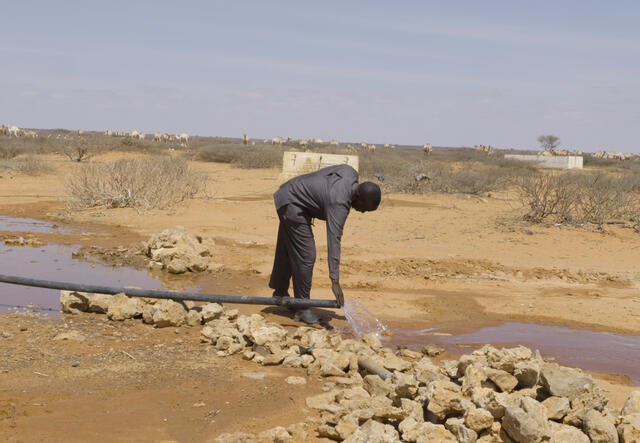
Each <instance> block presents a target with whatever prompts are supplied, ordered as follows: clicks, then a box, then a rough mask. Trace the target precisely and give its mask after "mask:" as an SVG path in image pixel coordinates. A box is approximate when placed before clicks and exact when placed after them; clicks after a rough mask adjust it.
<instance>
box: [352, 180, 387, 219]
mask: <svg viewBox="0 0 640 443" xmlns="http://www.w3.org/2000/svg"><path fill="white" fill-rule="evenodd" d="M381 198H382V193H381V192H380V186H378V185H376V184H375V183H372V182H362V183H360V184H359V185H358V187H357V188H356V192H355V193H354V194H353V198H352V199H351V207H353V209H355V210H356V211H358V212H369V211H375V210H376V209H378V205H379V204H380V199H381Z"/></svg>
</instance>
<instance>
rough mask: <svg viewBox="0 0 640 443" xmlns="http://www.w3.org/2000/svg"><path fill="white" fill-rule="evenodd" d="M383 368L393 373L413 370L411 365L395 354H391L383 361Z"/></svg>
mask: <svg viewBox="0 0 640 443" xmlns="http://www.w3.org/2000/svg"><path fill="white" fill-rule="evenodd" d="M382 366H384V368H385V369H388V370H389V371H391V372H394V371H406V370H408V369H409V368H411V363H409V362H408V361H406V360H403V359H401V358H400V357H397V356H396V355H394V354H389V355H387V356H386V357H385V358H384V360H383V361H382Z"/></svg>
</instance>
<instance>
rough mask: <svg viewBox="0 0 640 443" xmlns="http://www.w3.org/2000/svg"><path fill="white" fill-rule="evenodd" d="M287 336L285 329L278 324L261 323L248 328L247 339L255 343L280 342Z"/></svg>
mask: <svg viewBox="0 0 640 443" xmlns="http://www.w3.org/2000/svg"><path fill="white" fill-rule="evenodd" d="M286 336H287V331H286V330H285V329H284V328H281V327H280V326H275V325H273V326H271V325H261V326H258V327H252V328H250V330H249V339H250V340H251V341H252V342H253V343H255V344H257V345H265V344H267V343H273V342H280V341H282V340H283V339H284V338H285V337H286Z"/></svg>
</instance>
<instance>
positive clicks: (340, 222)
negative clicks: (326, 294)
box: [327, 204, 349, 306]
mask: <svg viewBox="0 0 640 443" xmlns="http://www.w3.org/2000/svg"><path fill="white" fill-rule="evenodd" d="M347 215H349V207H348V206H347V205H341V204H340V205H332V206H330V207H329V209H328V211H327V249H328V258H327V261H328V262H329V277H330V278H331V282H332V284H331V289H332V290H333V294H334V295H335V296H336V300H337V301H338V304H339V305H340V306H342V305H343V304H344V300H343V294H342V289H341V288H340V242H341V241H342V231H343V229H344V224H345V222H346V221H347Z"/></svg>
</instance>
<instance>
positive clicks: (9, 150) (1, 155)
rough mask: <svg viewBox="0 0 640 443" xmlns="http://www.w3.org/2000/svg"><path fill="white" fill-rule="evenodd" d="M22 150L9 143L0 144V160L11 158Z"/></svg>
mask: <svg viewBox="0 0 640 443" xmlns="http://www.w3.org/2000/svg"><path fill="white" fill-rule="evenodd" d="M21 152H22V151H21V150H20V149H19V148H18V147H17V146H13V145H9V144H1V145H0V160H11V159H12V158H14V157H17V156H18V155H20V153H21Z"/></svg>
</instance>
